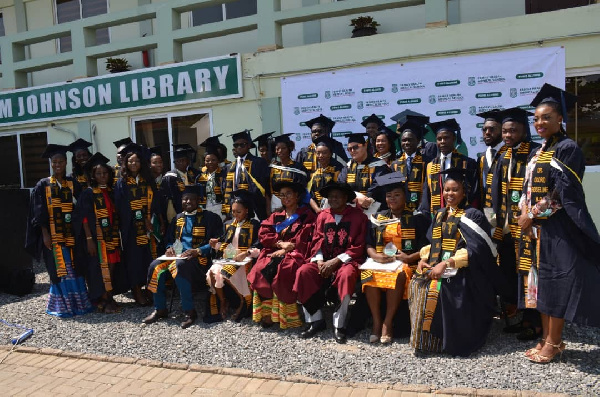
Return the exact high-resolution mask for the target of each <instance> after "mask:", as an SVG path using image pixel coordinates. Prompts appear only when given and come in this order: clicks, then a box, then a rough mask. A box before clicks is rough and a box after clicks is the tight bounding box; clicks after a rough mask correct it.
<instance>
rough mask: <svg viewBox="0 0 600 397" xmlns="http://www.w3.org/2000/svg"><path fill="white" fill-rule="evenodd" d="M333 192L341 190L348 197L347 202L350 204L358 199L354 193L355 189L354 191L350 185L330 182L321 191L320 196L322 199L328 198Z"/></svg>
mask: <svg viewBox="0 0 600 397" xmlns="http://www.w3.org/2000/svg"><path fill="white" fill-rule="evenodd" d="M332 190H340V191H342V192H344V193H345V194H346V195H347V196H348V198H347V200H346V202H348V203H351V202H352V201H354V199H355V198H356V193H355V192H354V189H352V186H350V185H348V184H347V183H340V182H329V183H328V184H327V185H325V186H324V187H322V188H321V190H319V194H320V195H321V196H322V197H328V196H329V193H331V191H332Z"/></svg>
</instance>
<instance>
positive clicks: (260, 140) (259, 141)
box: [252, 131, 275, 147]
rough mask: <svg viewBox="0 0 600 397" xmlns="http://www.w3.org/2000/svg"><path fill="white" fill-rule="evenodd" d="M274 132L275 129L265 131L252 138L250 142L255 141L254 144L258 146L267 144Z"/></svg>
mask: <svg viewBox="0 0 600 397" xmlns="http://www.w3.org/2000/svg"><path fill="white" fill-rule="evenodd" d="M274 133H275V131H271V132H267V133H266V134H262V135H259V136H257V137H256V138H254V139H253V140H252V142H256V145H257V146H258V147H260V146H267V143H268V142H269V141H270V140H272V139H273V137H272V136H273V134H274Z"/></svg>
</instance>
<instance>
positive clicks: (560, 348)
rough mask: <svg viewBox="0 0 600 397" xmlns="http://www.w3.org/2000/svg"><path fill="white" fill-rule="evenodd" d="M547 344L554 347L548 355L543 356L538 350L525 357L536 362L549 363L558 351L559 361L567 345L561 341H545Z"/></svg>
mask: <svg viewBox="0 0 600 397" xmlns="http://www.w3.org/2000/svg"><path fill="white" fill-rule="evenodd" d="M546 343H547V344H549V345H550V346H552V347H553V348H554V349H556V351H555V352H554V353H553V354H552V355H550V356H544V355H542V354H539V352H537V353H535V354H533V355H532V356H530V357H527V358H528V359H529V361H531V362H534V363H537V364H548V363H550V362H551V361H552V360H554V357H556V355H557V354H559V353H560V355H559V361H560V360H561V359H562V354H563V352H564V351H565V348H566V347H567V345H566V344H565V343H564V342H563V341H561V342H560V343H559V344H558V345H554V344H552V343H550V342H546Z"/></svg>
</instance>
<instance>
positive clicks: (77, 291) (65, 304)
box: [25, 144, 94, 317]
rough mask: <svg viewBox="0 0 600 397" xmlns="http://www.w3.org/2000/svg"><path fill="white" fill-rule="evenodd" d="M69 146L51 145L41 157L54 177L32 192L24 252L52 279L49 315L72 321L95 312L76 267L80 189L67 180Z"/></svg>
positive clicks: (81, 276)
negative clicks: (76, 204) (75, 222)
mask: <svg viewBox="0 0 600 397" xmlns="http://www.w3.org/2000/svg"><path fill="white" fill-rule="evenodd" d="M67 150H68V147H67V146H63V145H56V144H49V145H48V146H47V147H46V150H45V151H44V153H43V154H42V157H43V158H47V159H49V160H50V166H51V168H52V175H51V176H50V177H48V178H43V179H41V180H40V181H39V182H38V183H37V184H36V185H35V187H34V188H33V190H32V192H31V201H30V211H29V214H30V215H29V219H28V224H27V235H26V243H25V248H26V249H27V251H28V252H29V253H30V254H31V255H32V256H33V257H34V258H35V259H37V260H40V258H43V259H44V263H45V265H46V269H47V271H48V275H49V276H50V292H49V294H48V303H47V306H46V313H48V314H50V315H53V316H57V317H72V316H75V315H80V314H86V313H89V312H91V311H93V310H94V307H93V306H92V305H91V303H90V300H89V297H88V293H87V289H86V286H85V281H84V279H83V274H84V272H83V269H82V266H81V265H80V264H77V263H75V261H74V260H73V258H74V248H75V231H74V227H73V206H74V197H75V196H79V191H77V190H76V189H78V186H79V185H75V184H74V183H73V179H72V178H71V177H68V176H67V173H66V167H67V155H66V152H67Z"/></svg>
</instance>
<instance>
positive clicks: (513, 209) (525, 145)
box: [490, 142, 531, 257]
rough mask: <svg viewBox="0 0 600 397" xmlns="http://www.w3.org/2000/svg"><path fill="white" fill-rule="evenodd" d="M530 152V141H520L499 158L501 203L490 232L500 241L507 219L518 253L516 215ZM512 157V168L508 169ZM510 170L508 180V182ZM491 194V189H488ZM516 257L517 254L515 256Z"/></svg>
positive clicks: (518, 229)
mask: <svg viewBox="0 0 600 397" xmlns="http://www.w3.org/2000/svg"><path fill="white" fill-rule="evenodd" d="M530 152H531V143H530V142H522V143H521V145H520V146H519V148H518V149H517V150H516V152H515V151H514V148H507V149H506V151H505V154H504V156H503V157H501V158H500V160H499V161H501V168H500V172H501V175H500V178H501V179H500V180H501V185H500V186H501V187H500V194H501V200H500V202H501V203H502V204H501V206H500V211H499V212H498V213H497V214H496V219H497V226H496V229H495V230H494V232H493V234H492V239H494V240H495V241H498V242H499V241H502V237H503V234H504V224H505V223H506V220H507V219H508V226H509V228H510V234H511V235H512V238H513V239H515V252H516V253H517V255H518V248H519V241H518V240H519V238H520V237H521V228H520V227H519V224H518V222H517V221H518V217H519V216H520V215H521V210H520V209H519V201H520V200H521V193H522V192H523V181H524V179H525V171H526V169H527V158H528V157H529V153H530ZM511 157H512V169H509V167H510V163H511ZM509 172H510V182H508V179H509V178H508V177H509ZM490 196H491V191H490ZM517 257H518V256H517Z"/></svg>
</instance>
